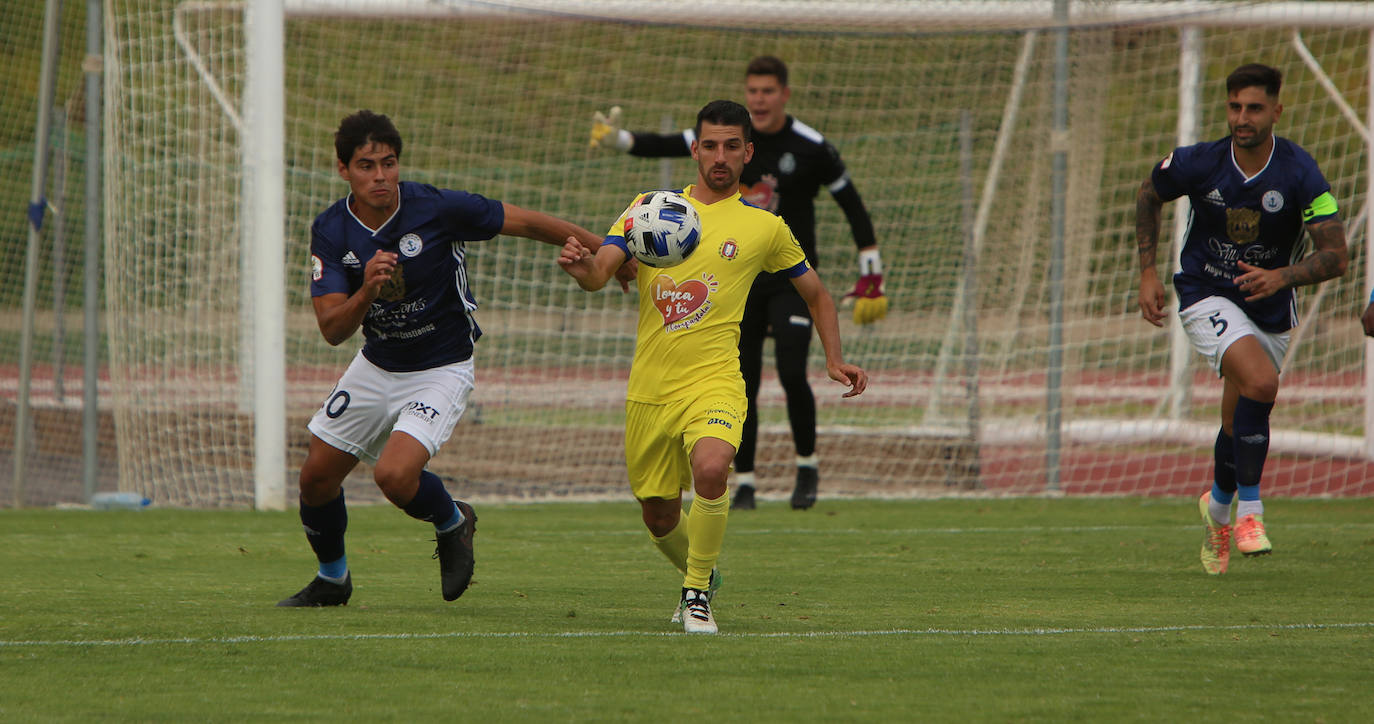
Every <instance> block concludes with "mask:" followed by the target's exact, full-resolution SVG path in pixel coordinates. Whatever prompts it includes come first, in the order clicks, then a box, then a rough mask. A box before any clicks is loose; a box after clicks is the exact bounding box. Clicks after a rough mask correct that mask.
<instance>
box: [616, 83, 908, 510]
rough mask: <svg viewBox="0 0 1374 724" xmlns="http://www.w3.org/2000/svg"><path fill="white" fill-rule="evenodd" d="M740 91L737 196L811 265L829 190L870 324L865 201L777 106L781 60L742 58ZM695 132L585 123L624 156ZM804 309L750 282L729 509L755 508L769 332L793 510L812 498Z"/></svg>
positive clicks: (685, 151) (790, 296) (874, 300)
mask: <svg viewBox="0 0 1374 724" xmlns="http://www.w3.org/2000/svg"><path fill="white" fill-rule="evenodd" d="M744 91H745V96H746V102H747V106H748V108H749V115H750V121H751V123H752V125H753V128H752V129H751V130H752V132H753V143H754V156H753V158H752V159H750V161H749V162H748V163H746V164H745V166H744V175H743V176H742V177H741V178H740V192H741V195H742V196H743V198H744V200H745V201H747V202H749V203H751V204H753V205H755V206H758V207H760V208H763V209H766V210H768V211H771V212H773V213H775V214H777V215H779V216H781V217H782V218H783V220H784V221H786V222H787V225H788V226H789V227H791V229H792V233H793V234H795V235H796V237H797V241H799V242H801V245H802V250H803V251H804V252H805V253H806V260H807V262H808V263H809V264H810V265H811V266H812V268H816V267H817V261H818V258H817V255H816V207H815V203H814V202H815V198H816V194H817V193H819V191H820V189H822V188H825V189H827V190H828V191H829V192H830V194H831V196H833V197H834V199H835V202H836V203H838V204H839V205H840V208H841V209H843V210H844V214H845V218H847V219H848V220H849V226H850V229H851V230H852V231H853V233H854V243H855V244H856V245H857V246H858V252H859V281H858V283H857V284H856V285H855V286H854V290H853V291H851V292H850V293H848V294H846V295H845V300H846V301H847V302H852V303H853V304H854V321H855V322H857V323H858V324H871V323H873V322H876V321H878V320H879V319H882V318H883V317H884V316H886V315H887V298H886V297H885V296H883V265H882V259H881V257H880V256H879V254H878V243H877V240H876V239H875V238H874V234H873V222H872V220H870V219H869V216H868V211H867V210H866V209H865V208H864V203H863V199H861V198H859V192H858V190H856V189H855V188H854V184H853V182H851V181H850V179H849V172H848V171H847V170H846V169H845V165H844V161H842V160H841V159H840V152H839V151H837V150H836V149H835V147H834V146H833V145H831V144H830V143H829V142H828V141H826V140H825V137H824V136H822V135H821V134H820V132H818V131H817V130H815V129H814V128H811V127H810V126H808V125H806V124H804V123H802V122H801V121H798V120H797V119H795V118H793V117H792V116H790V115H788V114H787V113H786V111H785V108H786V105H787V101H788V99H789V98H791V95H792V90H791V88H790V87H789V86H788V85H787V65H786V64H784V63H783V62H782V61H781V60H779V59H777V58H774V57H772V56H761V57H758V58H755V59H754V60H752V61H750V63H749V65H748V67H747V68H746V69H745V80H744ZM693 140H694V135H693V130H692V129H687V130H685V131H683V132H682V133H673V134H657V133H632V132H630V131H627V130H625V129H623V128H621V127H620V109H619V108H618V107H617V108H613V109H611V113H610V115H609V116H606V115H603V114H601V113H599V112H598V113H597V114H596V116H595V117H594V119H593V122H592V134H591V144H592V146H594V147H600V148H615V149H618V150H621V151H626V152H628V153H629V154H630V155H632V156H642V157H650V158H652V157H667V156H690V155H691V153H692V141H693ZM811 327H812V321H811V313H810V311H809V310H808V309H807V306H806V302H805V301H803V300H802V298H801V295H800V294H798V293H797V291H796V289H794V288H793V287H792V284H791V283H790V282H789V281H788V280H787V278H786V277H785V276H784V275H782V274H780V273H778V274H775V273H763V274H760V275H759V276H758V277H757V278H756V279H755V280H754V286H753V288H752V290H751V291H750V294H749V300H748V302H747V303H746V305H745V308H744V319H743V320H742V321H741V322H740V341H739V352H740V370H741V372H743V374H744V385H745V394H746V396H747V398H748V405H749V406H748V413H747V415H746V417H745V422H744V438H743V439H742V440H741V442H740V446H739V452H738V453H737V454H736V455H735V484H736V490H735V499H734V501H733V502H732V503H731V508H732V509H743V510H749V509H752V508H753V507H754V452H755V449H756V447H757V436H758V419H759V416H758V404H757V400H758V391H759V382H760V377H761V376H762V374H763V341H764V339H765V338H766V337H769V336H771V337H772V338H773V345H774V346H773V353H774V357H775V359H776V363H777V371H778V381H779V382H780V383H781V384H782V388H783V392H784V393H785V395H786V397H787V419H788V421H789V422H790V423H791V427H792V441H793V444H794V445H795V446H796V452H797V477H796V485H795V487H794V489H793V491H792V500H791V504H792V508H793V509H805V508H810V507H811V506H812V505H814V504H815V502H816V490H817V487H818V484H819V480H820V476H819V473H818V469H817V465H818V457H817V455H816V400H815V397H814V395H813V394H812V392H811V385H810V383H809V382H808V381H807V379H806V362H807V354H808V351H809V349H810V346H811Z"/></svg>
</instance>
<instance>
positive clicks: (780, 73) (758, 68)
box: [744, 55, 787, 87]
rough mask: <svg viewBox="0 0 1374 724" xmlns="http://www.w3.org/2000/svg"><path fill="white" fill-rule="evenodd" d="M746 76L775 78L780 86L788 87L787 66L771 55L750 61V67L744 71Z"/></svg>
mask: <svg viewBox="0 0 1374 724" xmlns="http://www.w3.org/2000/svg"><path fill="white" fill-rule="evenodd" d="M744 74H745V75H746V76H749V75H771V76H775V77H776V78H777V79H778V85H780V86H783V87H786V86H787V64H786V63H784V62H782V61H781V60H779V59H777V58H775V57H773V56H771V55H760V56H759V57H757V58H755V59H753V60H751V61H749V67H748V68H745V69H744Z"/></svg>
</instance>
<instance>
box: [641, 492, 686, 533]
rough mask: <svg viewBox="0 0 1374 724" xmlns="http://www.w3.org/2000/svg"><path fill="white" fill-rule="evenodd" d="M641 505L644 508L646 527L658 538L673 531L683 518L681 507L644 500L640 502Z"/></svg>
mask: <svg viewBox="0 0 1374 724" xmlns="http://www.w3.org/2000/svg"><path fill="white" fill-rule="evenodd" d="M678 505H681V503H678ZM640 506H641V507H642V509H643V510H642V512H643V517H644V527H645V528H648V529H649V532H650V533H652V534H653V535H654V536H655V537H657V538H662V537H663V536H665V535H668V534H669V533H671V532H673V529H674V528H676V527H677V524H678V521H679V520H681V519H682V509H681V508H680V507H677V508H674V507H669V506H665V505H654V504H648V503H646V502H644V501H641V502H640Z"/></svg>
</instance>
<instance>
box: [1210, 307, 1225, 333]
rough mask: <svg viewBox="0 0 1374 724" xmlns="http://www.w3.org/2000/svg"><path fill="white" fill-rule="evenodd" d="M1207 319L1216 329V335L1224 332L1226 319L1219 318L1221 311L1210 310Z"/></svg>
mask: <svg viewBox="0 0 1374 724" xmlns="http://www.w3.org/2000/svg"><path fill="white" fill-rule="evenodd" d="M1207 321H1209V322H1211V323H1212V327H1213V328H1214V329H1216V330H1217V336H1218V337H1220V336H1221V335H1223V334H1226V327H1227V326H1228V325H1227V323H1226V320H1224V319H1222V318H1221V312H1212V315H1211V316H1209V317H1207Z"/></svg>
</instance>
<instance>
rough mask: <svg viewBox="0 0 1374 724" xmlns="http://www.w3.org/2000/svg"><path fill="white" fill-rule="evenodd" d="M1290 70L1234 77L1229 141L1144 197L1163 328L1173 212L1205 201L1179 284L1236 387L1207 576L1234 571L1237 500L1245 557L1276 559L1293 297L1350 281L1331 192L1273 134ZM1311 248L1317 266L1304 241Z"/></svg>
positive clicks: (1143, 299) (1216, 360) (1148, 266)
mask: <svg viewBox="0 0 1374 724" xmlns="http://www.w3.org/2000/svg"><path fill="white" fill-rule="evenodd" d="M1281 83H1282V76H1281V75H1280V73H1279V71H1278V70H1276V69H1274V68H1270V67H1268V66H1264V65H1258V64H1250V65H1243V66H1241V67H1239V68H1237V69H1236V70H1235V71H1233V72H1232V73H1231V75H1229V76H1227V78H1226V123H1227V126H1228V128H1229V129H1230V131H1231V135H1230V136H1228V137H1226V138H1223V139H1221V140H1219V141H1213V142H1210V143H1199V144H1196V145H1193V146H1184V147H1181V148H1176V149H1174V150H1173V152H1172V153H1170V154H1169V155H1167V156H1165V157H1164V159H1163V160H1162V161H1160V162H1159V163H1157V164H1155V167H1154V170H1153V172H1152V173H1151V174H1150V177H1149V178H1148V179H1146V180H1145V182H1144V183H1143V184H1141V186H1140V191H1139V193H1138V194H1137V196H1136V241H1137V252H1138V254H1139V259H1140V312H1141V315H1142V316H1143V317H1144V318H1145V320H1146V321H1148V322H1149V323H1151V324H1153V325H1155V326H1156V327H1161V326H1163V325H1164V319H1165V311H1164V303H1165V302H1164V285H1163V284H1162V283H1161V282H1160V280H1159V276H1158V274H1157V272H1156V270H1155V252H1156V249H1157V247H1158V242H1159V220H1160V208H1161V207H1162V206H1163V204H1164V202H1166V201H1171V200H1173V199H1176V198H1178V197H1180V196H1185V195H1186V196H1187V197H1188V199H1189V201H1190V202H1191V204H1192V209H1191V211H1190V213H1189V219H1188V222H1189V223H1188V231H1187V235H1186V238H1185V239H1184V242H1183V253H1182V269H1181V270H1180V271H1179V272H1178V273H1177V274H1175V275H1174V289H1175V290H1176V291H1177V293H1178V304H1179V321H1180V322H1181V323H1182V324H1183V327H1184V329H1185V330H1186V331H1187V333H1188V338H1189V339H1190V340H1191V341H1192V344H1193V347H1194V349H1196V350H1197V351H1198V352H1199V353H1201V354H1202V355H1203V356H1204V357H1206V358H1207V361H1208V362H1209V364H1210V365H1211V366H1212V368H1213V369H1214V370H1216V371H1217V373H1218V374H1219V375H1220V376H1221V378H1222V380H1223V390H1222V399H1221V430H1220V431H1219V432H1218V433H1217V439H1216V444H1215V446H1214V448H1213V452H1214V458H1215V471H1214V476H1213V477H1214V480H1213V483H1212V486H1211V488H1210V490H1208V491H1207V492H1204V493H1203V494H1202V496H1201V497H1200V498H1199V499H1198V508H1199V511H1200V513H1201V515H1202V520H1203V524H1204V525H1205V526H1206V537H1205V538H1204V540H1203V544H1202V553H1201V560H1202V567H1203V569H1204V570H1205V571H1207V573H1209V574H1212V575H1220V574H1222V573H1225V572H1226V568H1227V564H1228V563H1229V561H1230V545H1231V537H1232V527H1231V503H1232V500H1233V498H1239V500H1238V501H1237V502H1236V523H1235V528H1234V533H1235V543H1236V549H1237V550H1239V551H1240V552H1241V553H1243V554H1245V555H1247V556H1257V555H1264V554H1267V553H1270V552H1271V551H1272V550H1273V544H1272V543H1271V542H1270V540H1269V536H1268V532H1267V531H1266V529H1265V526H1264V504H1263V503H1262V502H1261V500H1260V476H1261V473H1262V472H1263V470H1264V461H1265V457H1266V456H1267V455H1268V452H1269V413H1270V411H1271V410H1272V409H1273V407H1274V400H1275V399H1276V397H1277V396H1278V391H1279V366H1280V364H1281V363H1282V361H1283V356H1284V353H1285V351H1286V350H1287V349H1288V330H1290V329H1292V328H1293V326H1294V325H1296V324H1297V303H1296V299H1295V297H1294V292H1293V288H1294V287H1298V286H1302V285H1304V284H1317V283H1319V282H1322V281H1325V280H1327V279H1334V278H1336V277H1339V276H1340V275H1342V274H1344V273H1345V268H1346V263H1347V253H1346V241H1345V227H1344V225H1342V224H1341V220H1340V218H1339V217H1338V216H1337V214H1336V212H1337V209H1336V200H1335V199H1334V198H1333V197H1332V195H1331V185H1330V184H1328V183H1327V182H1326V179H1325V178H1323V177H1322V173H1321V171H1320V170H1318V168H1317V164H1316V162H1315V161H1313V160H1312V157H1311V156H1309V155H1308V154H1307V152H1306V151H1304V150H1303V149H1302V148H1301V147H1299V146H1298V145H1297V144H1296V143H1293V142H1292V141H1289V140H1287V139H1285V138H1279V137H1278V136H1275V135H1274V125H1275V123H1277V121H1278V120H1279V116H1280V115H1281V114H1282V113H1283V105H1282V104H1280V103H1279V87H1280V85H1281ZM1304 231H1306V234H1307V236H1308V237H1309V238H1311V240H1312V252H1311V253H1310V254H1306V255H1305V256H1304V252H1305V251H1306V243H1305V241H1304V239H1303V233H1304Z"/></svg>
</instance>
